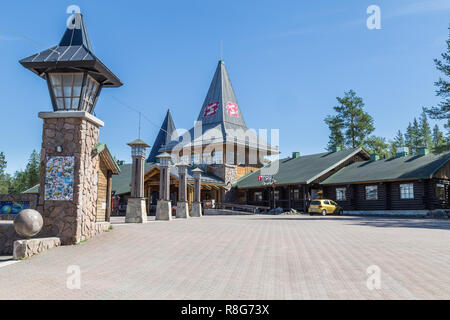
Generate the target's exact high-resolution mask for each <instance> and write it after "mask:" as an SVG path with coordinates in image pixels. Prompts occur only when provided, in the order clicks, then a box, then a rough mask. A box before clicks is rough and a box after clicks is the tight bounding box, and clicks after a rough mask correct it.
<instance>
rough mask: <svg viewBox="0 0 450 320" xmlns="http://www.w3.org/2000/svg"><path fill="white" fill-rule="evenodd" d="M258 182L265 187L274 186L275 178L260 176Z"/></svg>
mask: <svg viewBox="0 0 450 320" xmlns="http://www.w3.org/2000/svg"><path fill="white" fill-rule="evenodd" d="M258 181H260V182H261V183H262V184H263V185H264V186H268V185H273V184H274V183H275V181H274V180H273V176H268V175H260V176H258Z"/></svg>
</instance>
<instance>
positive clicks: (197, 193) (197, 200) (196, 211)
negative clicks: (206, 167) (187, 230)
mask: <svg viewBox="0 0 450 320" xmlns="http://www.w3.org/2000/svg"><path fill="white" fill-rule="evenodd" d="M202 172H203V171H202V170H201V169H199V168H195V169H194V170H192V173H193V174H194V202H193V203H192V212H191V217H201V216H202V203H201V178H202Z"/></svg>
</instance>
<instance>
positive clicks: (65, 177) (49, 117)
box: [20, 13, 122, 244]
mask: <svg viewBox="0 0 450 320" xmlns="http://www.w3.org/2000/svg"><path fill="white" fill-rule="evenodd" d="M73 17H74V20H76V21H78V23H77V24H76V25H75V26H74V27H72V26H71V27H67V29H66V31H65V33H64V35H63V37H62V39H61V41H60V43H59V45H57V46H54V47H52V48H50V49H47V50H44V51H42V52H40V53H37V54H34V55H32V56H30V57H28V58H25V59H22V60H20V64H22V66H24V67H25V68H27V69H29V70H30V71H32V72H34V73H35V74H36V75H38V76H39V77H41V78H42V79H44V80H46V82H47V86H48V90H49V93H50V100H51V103H52V106H53V111H52V112H40V113H39V117H40V118H42V119H43V134H42V149H41V157H40V159H41V160H40V161H41V163H40V187H39V194H40V196H39V202H38V207H37V209H38V210H39V211H40V212H41V213H42V216H43V219H44V226H43V229H42V234H43V235H45V236H58V237H60V238H61V242H62V244H73V243H77V242H80V241H81V240H84V239H87V238H90V237H91V236H93V235H95V234H96V233H97V232H98V230H100V229H101V228H103V227H101V226H99V225H97V223H96V219H97V209H98V208H97V200H98V180H97V177H98V172H99V170H100V159H99V157H98V156H97V155H96V153H95V147H96V146H97V145H98V143H99V128H100V127H102V126H103V125H104V123H103V122H102V121H101V120H100V119H98V118H97V117H96V116H95V115H94V109H95V106H96V103H97V101H98V97H99V94H100V91H101V90H102V88H104V87H120V86H121V85H122V83H121V82H120V80H119V79H118V78H117V77H116V76H115V75H114V74H113V73H112V72H111V71H110V70H109V69H108V68H107V67H106V66H105V65H104V64H103V63H102V62H101V61H100V60H99V59H98V58H97V56H96V55H95V54H94V53H93V50H92V46H91V43H90V41H89V38H88V36H87V30H86V26H85V24H84V20H83V16H82V15H81V14H80V13H75V14H74V16H73Z"/></svg>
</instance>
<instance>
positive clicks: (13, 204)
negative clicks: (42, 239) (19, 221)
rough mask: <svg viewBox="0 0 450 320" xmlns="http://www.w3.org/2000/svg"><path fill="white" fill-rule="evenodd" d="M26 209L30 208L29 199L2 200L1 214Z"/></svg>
mask: <svg viewBox="0 0 450 320" xmlns="http://www.w3.org/2000/svg"><path fill="white" fill-rule="evenodd" d="M24 209H30V202H29V201H0V215H1V214H18V213H19V212H20V211H22V210H24Z"/></svg>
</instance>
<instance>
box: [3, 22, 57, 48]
mask: <svg viewBox="0 0 450 320" xmlns="http://www.w3.org/2000/svg"><path fill="white" fill-rule="evenodd" d="M0 29H3V30H5V31H7V32H9V33H12V34H13V35H15V36H17V37H19V38H22V39H23V40H27V41H30V42H32V43H34V44H36V45H38V46H40V47H45V45H44V44H42V43H40V42H38V41H36V40H33V39H31V38H28V37H27V36H24V35H22V34H20V33H18V32H16V31H14V30H11V29H9V28H6V27H4V26H1V25H0ZM49 50H51V51H53V52H54V53H56V54H58V55H60V54H61V53H60V52H58V51H56V50H54V49H52V48H50V49H49Z"/></svg>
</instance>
